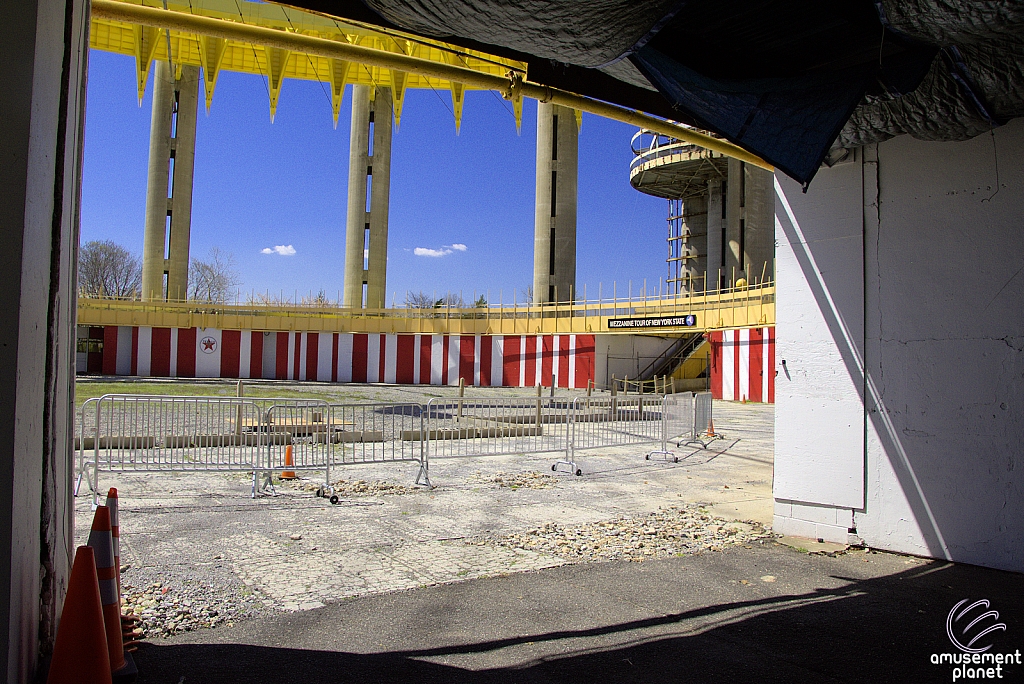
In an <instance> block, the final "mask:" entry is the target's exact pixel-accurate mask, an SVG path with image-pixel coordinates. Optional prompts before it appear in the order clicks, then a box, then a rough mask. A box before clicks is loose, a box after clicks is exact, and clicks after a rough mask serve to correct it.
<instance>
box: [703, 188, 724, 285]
mask: <svg viewBox="0 0 1024 684" xmlns="http://www.w3.org/2000/svg"><path fill="white" fill-rule="evenodd" d="M727 187H728V186H727V185H726V184H725V182H724V181H723V180H722V179H721V178H713V179H711V180H709V181H708V237H707V245H708V256H707V283H706V285H705V288H706V289H707V290H709V291H712V290H716V289H718V288H719V287H720V286H721V275H722V274H723V273H725V252H726V244H725V215H726V202H725V195H724V190H725V189H726V188H727Z"/></svg>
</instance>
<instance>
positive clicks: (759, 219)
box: [743, 164, 775, 284]
mask: <svg viewBox="0 0 1024 684" xmlns="http://www.w3.org/2000/svg"><path fill="white" fill-rule="evenodd" d="M745 170H746V176H747V177H746V183H745V184H744V185H745V187H746V199H745V201H744V205H745V206H744V214H745V218H746V224H745V227H746V235H745V240H744V246H745V250H744V251H745V254H744V264H743V270H744V271H745V272H746V274H747V280H748V281H749V282H750V283H751V284H753V283H754V282H760V280H761V279H762V277H763V278H766V279H774V277H775V177H774V176H773V175H772V174H771V173H770V172H768V171H765V170H764V169H759V168H757V167H756V166H751V165H749V164H747V165H746V169H745Z"/></svg>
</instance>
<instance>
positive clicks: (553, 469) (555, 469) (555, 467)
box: [551, 463, 558, 473]
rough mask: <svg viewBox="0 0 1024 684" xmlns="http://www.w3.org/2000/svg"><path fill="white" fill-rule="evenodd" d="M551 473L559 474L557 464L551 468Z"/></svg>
mask: <svg viewBox="0 0 1024 684" xmlns="http://www.w3.org/2000/svg"><path fill="white" fill-rule="evenodd" d="M551 472H553V473H556V472H558V464H557V463H556V464H555V465H553V466H551Z"/></svg>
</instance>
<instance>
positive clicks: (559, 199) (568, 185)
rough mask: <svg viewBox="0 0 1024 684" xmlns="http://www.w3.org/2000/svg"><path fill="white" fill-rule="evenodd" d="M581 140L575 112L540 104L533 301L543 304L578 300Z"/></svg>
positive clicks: (538, 109)
mask: <svg viewBox="0 0 1024 684" xmlns="http://www.w3.org/2000/svg"><path fill="white" fill-rule="evenodd" d="M578 137H579V130H578V129H577V128H576V113H575V112H574V111H573V110H572V109H568V108H566V107H559V106H557V105H552V104H546V103H543V102H539V103H538V104H537V198H536V215H535V221H534V241H533V301H534V302H536V303H538V304H543V303H547V302H554V301H561V302H570V301H573V300H574V299H575V297H576V177H577V170H578V164H579V150H578Z"/></svg>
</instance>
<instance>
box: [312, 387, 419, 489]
mask: <svg viewBox="0 0 1024 684" xmlns="http://www.w3.org/2000/svg"><path fill="white" fill-rule="evenodd" d="M330 408H331V416H332V421H333V423H332V425H333V427H332V432H331V435H332V437H331V446H330V451H329V459H328V462H329V464H330V466H331V467H339V466H345V465H354V464H359V463H385V462H393V461H416V462H419V464H420V468H419V472H418V473H417V475H416V484H422V485H427V486H430V478H429V477H428V474H427V460H426V448H425V442H424V439H423V434H424V425H423V423H424V421H423V416H424V407H423V405H422V404H414V403H405V404H370V403H368V404H332V405H331V407H330ZM328 485H329V481H328ZM328 489H330V487H329V486H328ZM331 493H332V494H333V491H332V492H331Z"/></svg>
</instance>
